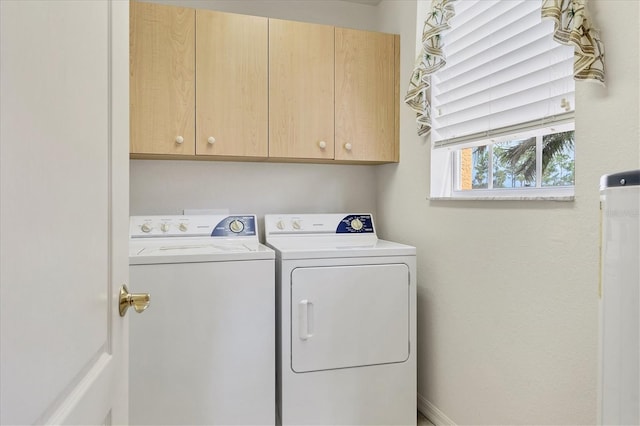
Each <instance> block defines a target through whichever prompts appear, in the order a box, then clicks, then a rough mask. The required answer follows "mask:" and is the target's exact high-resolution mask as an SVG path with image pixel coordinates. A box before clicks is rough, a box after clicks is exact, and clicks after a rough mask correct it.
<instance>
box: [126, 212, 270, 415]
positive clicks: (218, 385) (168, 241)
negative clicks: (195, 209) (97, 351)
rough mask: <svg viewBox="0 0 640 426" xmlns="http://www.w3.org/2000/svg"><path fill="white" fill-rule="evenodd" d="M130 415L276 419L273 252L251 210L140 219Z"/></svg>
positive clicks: (133, 242)
mask: <svg viewBox="0 0 640 426" xmlns="http://www.w3.org/2000/svg"><path fill="white" fill-rule="evenodd" d="M130 236H131V238H130V244H129V247H130V252H129V263H130V281H131V288H132V290H133V291H135V290H144V291H147V290H148V291H149V293H150V295H151V299H152V303H151V305H150V307H149V309H147V310H146V311H145V313H144V315H142V316H140V317H139V318H136V319H135V321H131V322H130V324H129V325H130V339H129V341H130V363H129V367H130V368H129V371H130V387H129V395H130V397H129V402H130V408H129V411H130V422H131V424H153V425H159V424H162V425H185V424H191V425H197V424H207V425H221V424H224V425H232V424H241V425H247V424H260V425H267V424H274V423H275V307H274V306H275V300H274V297H275V296H274V294H275V283H274V274H275V271H274V252H273V250H271V249H269V248H267V247H265V246H264V245H261V244H260V243H259V241H258V229H257V220H256V217H255V216H254V215H231V216H227V215H201V216H197V215H194V216H187V215H185V216H133V217H131V220H130Z"/></svg>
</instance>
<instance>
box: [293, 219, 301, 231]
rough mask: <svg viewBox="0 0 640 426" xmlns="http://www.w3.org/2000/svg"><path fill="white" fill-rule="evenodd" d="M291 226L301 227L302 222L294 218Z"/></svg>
mask: <svg viewBox="0 0 640 426" xmlns="http://www.w3.org/2000/svg"><path fill="white" fill-rule="evenodd" d="M291 226H293V229H300V222H299V221H297V220H294V221H293V223H292V224H291Z"/></svg>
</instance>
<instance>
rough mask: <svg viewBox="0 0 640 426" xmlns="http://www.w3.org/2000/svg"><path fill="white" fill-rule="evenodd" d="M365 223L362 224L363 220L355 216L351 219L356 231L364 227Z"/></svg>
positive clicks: (352, 226)
mask: <svg viewBox="0 0 640 426" xmlns="http://www.w3.org/2000/svg"><path fill="white" fill-rule="evenodd" d="M363 226H364V225H363V224H362V221H361V220H360V219H358V218H355V219H353V220H352V221H351V228H353V229H354V230H356V231H359V230H361V229H362V227H363Z"/></svg>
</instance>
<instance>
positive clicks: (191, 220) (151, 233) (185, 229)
mask: <svg viewBox="0 0 640 426" xmlns="http://www.w3.org/2000/svg"><path fill="white" fill-rule="evenodd" d="M129 235H130V236H131V238H166V237H222V238H236V237H253V238H255V239H256V240H257V238H258V229H257V221H256V216H255V215H231V216H227V215H167V216H131V218H130V221H129Z"/></svg>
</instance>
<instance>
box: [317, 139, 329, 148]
mask: <svg viewBox="0 0 640 426" xmlns="http://www.w3.org/2000/svg"><path fill="white" fill-rule="evenodd" d="M318 146H319V147H320V149H325V148H326V147H327V143H326V142H325V141H320V142H318Z"/></svg>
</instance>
